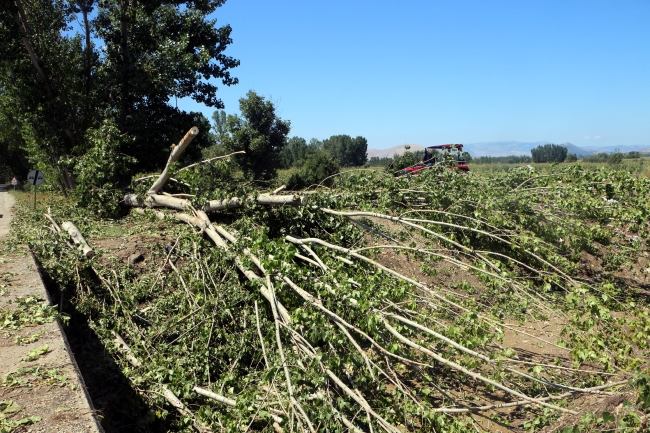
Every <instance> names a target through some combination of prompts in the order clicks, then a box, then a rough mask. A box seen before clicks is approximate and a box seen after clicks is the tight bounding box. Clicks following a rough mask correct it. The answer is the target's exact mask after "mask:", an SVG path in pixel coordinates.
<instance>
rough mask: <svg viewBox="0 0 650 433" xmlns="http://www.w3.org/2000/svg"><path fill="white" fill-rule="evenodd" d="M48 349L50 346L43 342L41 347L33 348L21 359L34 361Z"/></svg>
mask: <svg viewBox="0 0 650 433" xmlns="http://www.w3.org/2000/svg"><path fill="white" fill-rule="evenodd" d="M49 351H50V346H49V345H47V344H44V345H43V346H41V347H38V348H34V349H32V350H30V351H29V353H27V356H25V357H23V359H22V360H23V361H25V362H30V361H35V360H37V359H38V358H39V357H41V356H42V355H45V354H46V353H47V352H49Z"/></svg>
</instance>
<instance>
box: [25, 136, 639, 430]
mask: <svg viewBox="0 0 650 433" xmlns="http://www.w3.org/2000/svg"><path fill="white" fill-rule="evenodd" d="M196 134H198V130H197V129H196V128H193V129H192V130H190V131H189V132H188V133H187V134H186V135H185V137H184V138H183V140H181V142H180V143H179V144H178V145H177V146H176V147H175V148H174V149H173V151H172V153H171V155H170V158H169V161H168V164H167V166H166V167H165V169H164V171H163V173H162V174H161V175H160V176H158V178H157V179H156V180H155V182H154V183H153V184H152V186H151V187H150V188H149V190H148V191H147V193H146V194H144V195H136V194H129V195H126V196H125V197H124V199H123V201H122V203H121V204H122V205H123V206H126V207H131V208H134V209H135V210H136V211H137V212H135V213H134V214H133V216H131V217H129V218H134V220H135V221H143V222H145V221H151V220H154V219H155V218H156V217H158V218H164V220H165V221H166V222H167V221H169V223H168V224H170V226H169V227H170V229H169V233H174V237H175V239H174V241H173V242H171V243H169V244H167V245H166V246H165V247H164V249H163V248H162V246H161V248H160V250H159V251H160V252H161V260H160V261H161V265H160V267H159V268H158V269H151V272H150V273H148V274H146V275H145V276H138V275H136V274H135V273H134V272H133V271H132V270H131V268H129V267H128V266H123V267H120V266H118V265H117V264H115V265H114V266H113V267H110V266H106V265H102V264H101V263H100V262H99V261H97V260H96V258H93V257H92V256H93V253H92V245H88V243H87V242H86V241H85V239H83V236H82V235H81V232H82V231H83V225H84V224H85V223H84V222H83V221H82V219H81V218H79V219H78V221H77V222H78V224H79V226H80V228H81V230H79V229H77V227H75V226H74V224H72V223H71V222H68V223H66V224H65V229H64V230H61V229H60V228H59V227H58V225H57V221H56V220H55V216H53V215H48V216H47V217H48V219H49V220H50V223H51V225H52V230H51V231H50V232H43V233H41V240H40V241H39V243H38V245H37V246H36V249H37V250H38V247H39V246H40V248H41V251H43V245H45V244H47V243H48V241H50V242H52V243H54V242H58V243H57V244H56V245H57V246H56V248H57V250H56V252H55V253H52V256H51V257H55V256H57V257H58V260H59V261H60V260H61V257H62V256H63V255H66V254H72V253H70V251H75V252H74V255H75V260H76V261H75V262H74V264H73V266H72V267H71V268H70V269H72V270H73V271H72V270H71V271H70V275H69V277H68V284H69V285H70V286H71V287H73V290H74V291H75V294H76V299H77V301H76V302H77V303H78V308H80V309H82V310H83V311H85V312H86V313H87V315H88V316H89V317H91V321H92V326H93V327H94V329H95V331H96V332H97V334H98V335H99V336H100V338H102V340H103V341H104V343H105V344H106V345H107V346H108V347H111V348H112V350H113V353H114V356H115V358H116V359H117V361H118V363H119V364H120V366H121V368H122V370H123V372H124V374H125V375H126V376H127V377H128V378H129V379H130V380H131V381H132V383H133V387H134V389H137V391H138V393H140V394H141V396H142V397H143V398H144V399H145V400H146V401H147V402H148V403H149V406H150V407H151V408H155V416H156V417H157V418H164V419H168V420H171V422H172V423H173V424H176V425H177V426H178V427H179V428H181V427H183V426H185V427H188V428H193V429H195V430H197V431H217V430H228V431H239V430H246V429H251V430H254V431H263V430H266V431H275V432H281V431H293V430H298V431H310V432H316V431H342V430H351V431H354V432H375V431H387V432H395V433H397V432H402V431H459V432H463V431H475V428H476V427H475V425H474V424H473V420H472V417H473V416H474V415H475V414H480V413H487V414H493V413H495V411H498V410H503V409H506V408H510V409H508V410H516V411H518V412H517V413H518V414H519V415H520V416H521V417H524V418H525V419H529V420H532V419H534V418H535V417H536V416H538V415H539V414H540V413H548V412H549V411H550V412H551V413H555V414H557V415H560V414H576V413H577V411H576V408H575V407H573V408H572V406H571V400H572V398H573V397H575V396H580V395H584V394H598V395H606V394H608V393H609V390H608V389H609V388H613V387H616V386H620V385H622V384H624V383H627V382H626V381H627V380H628V379H629V378H631V377H633V373H631V372H630V370H634V369H640V368H647V366H648V352H647V342H646V341H645V340H646V339H645V337H643V336H642V335H641V336H640V335H639V333H638V332H637V331H639V330H642V329H644V328H645V329H648V326H650V319H649V316H648V308H647V305H646V304H644V303H643V302H642V300H640V298H639V296H638V293H639V292H637V291H636V289H635V288H634V287H632V289H631V290H630V287H629V286H626V287H623V286H621V285H617V284H612V282H611V281H612V280H611V279H609V280H608V279H603V278H602V276H601V278H600V279H599V278H592V276H589V275H586V274H584V273H581V272H580V267H579V262H580V257H581V254H583V253H584V252H585V251H587V252H590V253H593V254H596V253H597V251H596V249H597V248H600V247H601V246H606V245H612V244H615V243H616V242H619V241H620V243H621V244H624V245H622V246H621V247H622V248H623V247H624V251H625V252H626V254H627V256H625V258H624V259H625V260H628V261H633V260H634V259H636V254H640V253H641V252H642V251H643V248H644V245H645V244H644V243H645V241H646V239H645V238H643V237H642V236H637V238H636V239H634V240H633V241H629V240H628V239H621V238H620V236H619V235H618V234H617V233H619V232H621V230H623V229H625V231H626V233H634V232H636V233H643V232H644V230H645V229H646V228H647V218H646V216H647V215H648V213H647V212H648V208H647V204H644V201H643V196H644V194H645V193H644V191H647V190H648V189H649V188H650V184H649V183H648V181H647V180H642V179H641V180H639V179H633V178H631V177H630V176H627V177H626V175H625V174H617V175H616V176H620V179H612V178H611V176H612V174H611V173H604V172H601V173H598V172H594V173H591V172H583V171H580V170H581V169H580V168H575V167H572V168H569V169H566V170H565V171H558V172H557V173H555V174H551V175H541V176H540V175H537V174H536V173H534V172H533V171H531V170H529V169H527V168H523V169H521V170H513V171H511V172H508V173H507V174H506V175H504V176H502V177H501V178H499V179H484V178H480V177H478V176H474V175H471V174H470V175H463V174H458V173H454V172H449V173H447V172H442V173H441V172H433V171H431V172H426V173H422V174H420V175H419V176H416V177H406V178H399V179H394V178H392V176H387V175H385V174H384V173H382V172H379V171H373V170H370V171H363V170H358V171H355V172H353V173H348V174H346V175H341V176H340V179H338V182H337V184H336V185H337V186H336V188H333V189H329V188H322V187H320V188H319V187H317V188H315V189H312V190H309V191H302V192H300V193H296V194H279V192H280V190H277V191H273V192H268V193H256V194H251V195H248V196H243V197H229V198H221V199H215V200H207V201H206V200H203V201H202V202H200V203H198V202H197V203H195V202H193V201H192V196H191V195H190V194H189V193H190V192H191V190H189V189H188V193H181V194H171V193H164V192H163V190H164V188H165V186H166V184H167V181H168V180H169V178H170V174H169V173H170V167H172V166H173V164H174V163H175V161H176V160H177V159H178V158H179V156H180V155H181V153H182V152H183V151H184V150H185V149H186V148H187V146H188V145H189V144H190V142H191V141H192V138H193V137H194V136H196ZM623 191H625V194H623V193H622V192H623ZM630 191H632V192H630ZM154 215H155V216H154ZM616 230H619V232H617V231H616ZM64 231H68V232H69V233H70V235H71V236H72V237H71V239H72V240H73V241H74V242H75V243H78V244H79V245H80V247H81V250H80V251H78V252H76V250H73V249H71V248H70V246H71V244H69V241H68V239H70V238H66V239H65V242H59V240H61V239H62V236H64V235H62V234H61V233H63V232H64ZM646 233H647V231H646ZM49 248H50V249H51V247H49ZM64 250H65V251H67V252H64ZM387 257H392V258H393V261H392V262H391V261H390V260H386V258H387ZM607 257H609V256H607ZM396 258H397V259H399V260H401V262H402V263H411V264H412V265H413V266H415V267H416V268H417V267H420V269H421V270H422V271H423V272H422V273H420V272H415V271H412V270H408V271H407V270H405V269H404V267H403V266H393V265H392V264H391V263H393V264H394V263H397V261H399V260H397V259H396ZM611 260H614V259H610V261H611ZM625 260H623V262H625ZM619 261H620V260H619ZM389 262H390V263H389ZM52 266H53V265H52ZM436 269H455V270H460V271H462V273H464V274H465V275H467V279H466V280H463V281H462V282H460V281H459V282H458V283H457V284H452V283H449V282H448V281H446V280H445V279H444V278H438V279H436V278H425V276H426V274H429V276H434V273H435V271H436ZM416 274H419V275H416ZM425 280H426V281H425ZM630 305H634V307H635V309H634V311H628V314H627V316H625V317H623V319H621V318H620V315H619V318H616V317H615V315H613V314H611V311H614V310H620V311H625V310H629V309H630ZM540 320H556V321H557V322H558V323H562V324H563V325H564V331H563V338H562V339H561V341H547V340H545V339H543V338H542V337H539V336H536V335H533V333H531V332H529V331H528V330H527V328H526V327H525V326H522V325H521V324H522V323H524V322H527V323H535V322H538V321H540ZM622 320H625V322H623V321H622ZM623 323H625V327H626V328H625V329H627V330H628V331H629V332H625V333H623V332H619V331H620V330H621V329H623ZM506 330H509V331H510V332H513V333H516V334H519V335H522V336H524V337H525V338H530V339H536V340H537V341H538V342H539V343H540V344H544V345H547V347H550V346H552V347H553V349H554V351H555V352H559V353H562V354H563V355H561V356H558V357H556V359H555V360H554V361H549V360H548V359H547V358H546V357H543V356H539V357H537V358H536V357H535V356H530V357H528V358H526V357H525V356H524V355H523V354H518V353H517V352H516V351H514V350H512V349H508V348H505V347H504V346H503V345H502V344H501V343H502V342H503V335H504V332H506ZM174 413H175V414H174ZM148 422H153V421H148Z"/></svg>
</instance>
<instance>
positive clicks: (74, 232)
mask: <svg viewBox="0 0 650 433" xmlns="http://www.w3.org/2000/svg"><path fill="white" fill-rule="evenodd" d="M61 228H62V229H63V230H65V231H67V232H68V234H69V235H70V237H71V238H72V240H73V241H74V243H75V244H77V245H79V249H80V250H81V251H82V252H83V254H84V256H85V257H88V258H90V257H92V256H94V255H95V252H94V251H93V249H92V248H90V245H88V243H87V242H86V240H85V239H84V237H83V236H82V235H81V232H79V230H78V229H77V227H75V225H74V224H72V222H71V221H66V222H64V223H63V224H61Z"/></svg>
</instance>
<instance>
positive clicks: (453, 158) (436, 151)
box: [394, 144, 469, 176]
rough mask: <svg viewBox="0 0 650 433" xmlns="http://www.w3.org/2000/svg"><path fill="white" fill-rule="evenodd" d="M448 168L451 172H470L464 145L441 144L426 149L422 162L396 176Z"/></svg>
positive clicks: (398, 172) (399, 172) (397, 173)
mask: <svg viewBox="0 0 650 433" xmlns="http://www.w3.org/2000/svg"><path fill="white" fill-rule="evenodd" d="M446 167H448V168H449V169H450V170H460V171H462V172H465V173H466V172H468V171H469V167H468V166H467V162H466V161H465V157H464V156H463V145H462V144H441V145H440V146H429V147H426V148H425V149H424V155H423V157H422V161H420V162H418V163H417V164H416V165H412V166H410V167H406V168H404V169H402V170H398V171H396V172H394V174H395V176H403V175H409V174H413V175H415V174H418V173H419V172H420V171H421V170H425V169H443V168H446Z"/></svg>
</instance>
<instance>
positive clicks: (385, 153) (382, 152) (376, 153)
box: [368, 144, 424, 159]
mask: <svg viewBox="0 0 650 433" xmlns="http://www.w3.org/2000/svg"><path fill="white" fill-rule="evenodd" d="M404 146H411V148H410V149H409V151H411V152H414V151H416V150H423V149H424V146H420V145H419V144H400V145H399V146H393V147H389V148H388V149H368V159H370V158H373V157H377V158H392V157H393V155H395V154H398V155H401V154H403V153H404V151H405V149H404Z"/></svg>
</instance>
